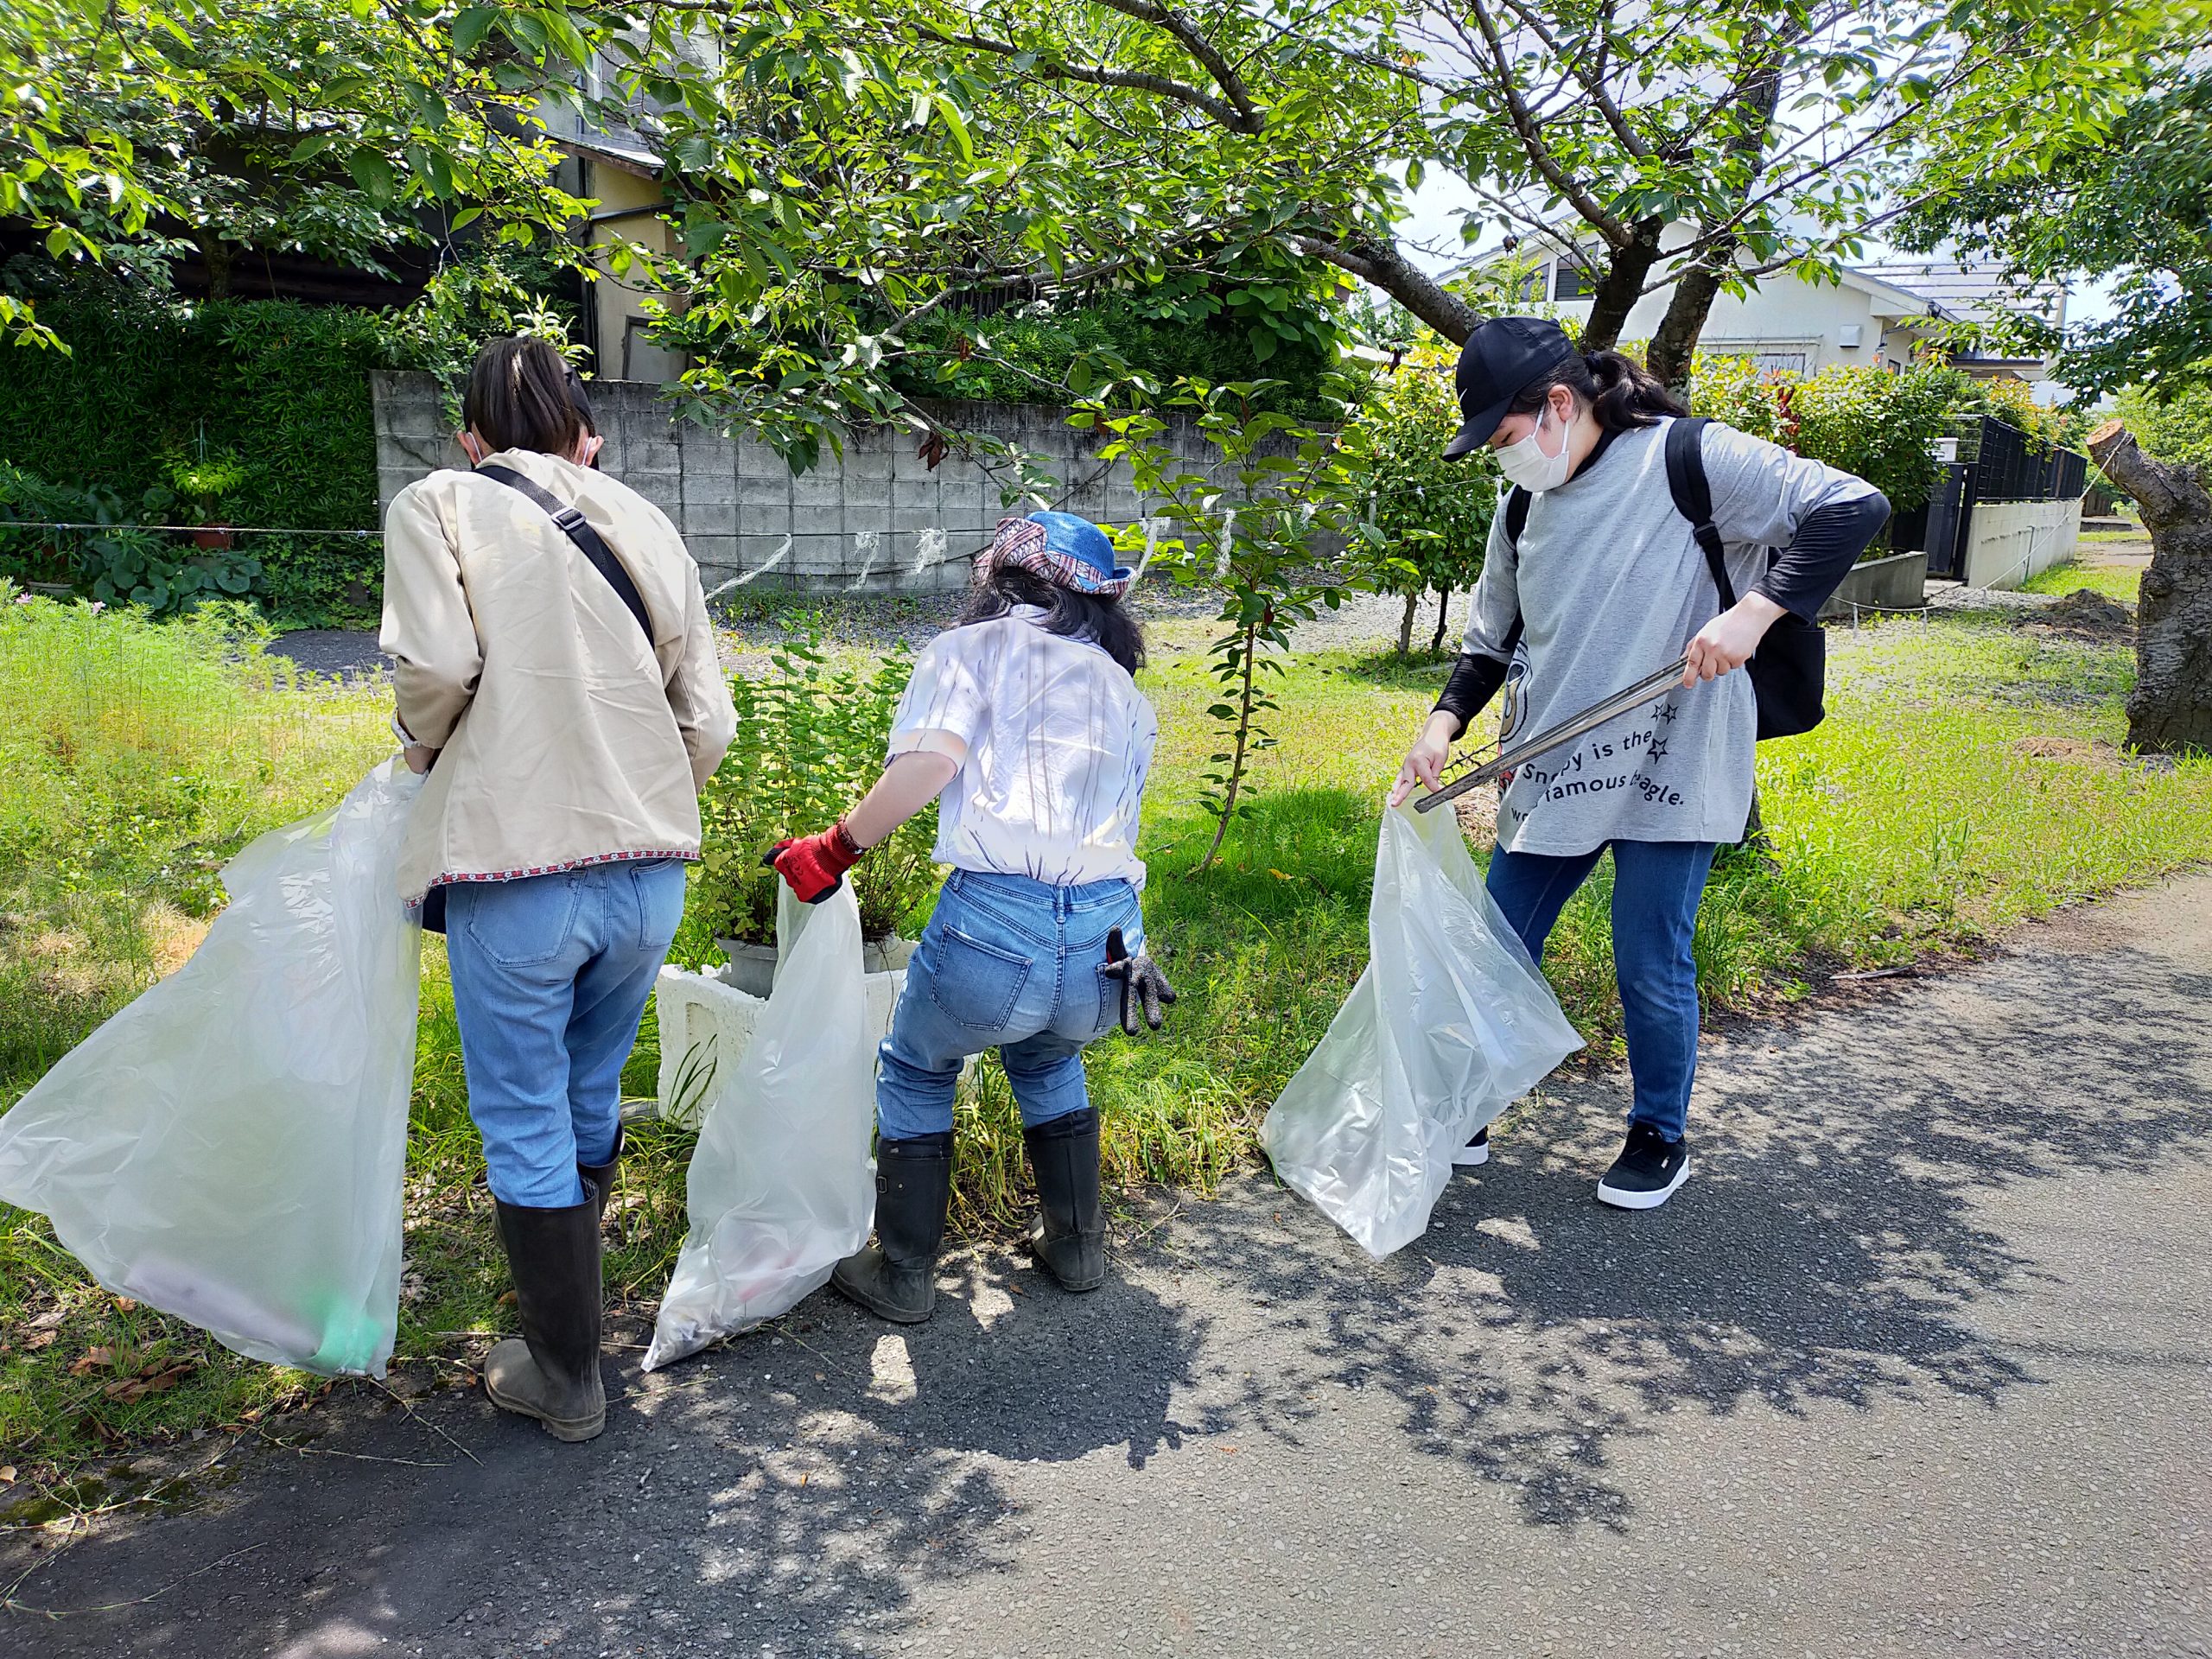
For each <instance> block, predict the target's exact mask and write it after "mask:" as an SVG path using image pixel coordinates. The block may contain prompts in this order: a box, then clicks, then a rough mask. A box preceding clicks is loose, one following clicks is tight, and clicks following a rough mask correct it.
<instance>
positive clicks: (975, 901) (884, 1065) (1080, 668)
mask: <svg viewBox="0 0 2212 1659" xmlns="http://www.w3.org/2000/svg"><path fill="white" fill-rule="evenodd" d="M1130 575H1131V573H1130V572H1129V571H1128V570H1126V569H1120V568H1117V567H1116V564H1115V562H1114V547H1113V543H1111V542H1110V541H1109V540H1108V539H1107V537H1106V536H1105V534H1104V532H1103V531H1101V530H1100V529H1099V528H1098V526H1097V525H1096V524H1090V523H1089V522H1087V521H1086V520H1084V519H1082V518H1076V517H1074V516H1073V515H1071V514H1069V513H1065V512H1035V513H1032V514H1030V515H1029V517H1027V518H1008V519H1006V520H1003V521H1002V522H1001V524H1000V525H999V528H998V534H997V536H996V537H995V539H994V541H993V543H992V545H991V548H990V550H989V551H988V553H986V554H985V555H984V556H983V558H982V561H981V562H980V563H978V565H977V569H976V591H975V593H974V595H973V596H972V597H971V598H970V600H969V603H968V607H967V609H966V611H965V612H964V613H963V615H962V618H961V620H960V622H959V623H958V624H957V626H953V627H951V628H949V629H947V630H946V631H945V632H943V633H941V634H939V635H938V637H937V638H936V639H933V640H931V642H930V645H929V646H928V648H927V649H926V650H925V651H924V652H922V655H921V657H920V658H919V659H918V661H917V662H916V664H914V674H913V678H912V680H911V681H910V682H909V683H908V684H907V687H906V696H905V697H904V698H903V699H902V700H901V701H900V702H899V712H898V715H897V716H896V718H895V719H894V720H893V722H892V730H891V742H890V760H889V763H888V764H887V766H886V767H885V769H884V772H883V776H882V778H881V779H880V780H879V781H878V782H877V784H876V785H875V787H874V789H872V790H870V791H868V796H867V798H865V799H864V800H862V801H861V803H860V804H859V805H857V806H855V808H854V809H853V810H852V811H851V812H849V814H847V815H846V817H844V818H843V819H842V820H841V821H840V822H839V823H836V824H835V825H833V826H832V827H831V828H829V829H825V830H823V831H822V832H821V833H820V834H818V835H814V836H805V837H804V838H803V839H800V840H797V841H789V842H779V843H778V844H777V846H776V847H775V848H774V849H773V850H772V852H771V853H770V855H769V858H770V861H772V863H773V864H774V865H775V867H776V869H777V871H778V872H779V874H781V875H782V876H783V877H784V879H785V880H786V881H788V882H790V883H791V889H792V891H793V892H795V893H797V894H798V896H799V897H800V898H802V899H805V900H807V901H808V902H809V903H818V902H820V900H822V899H824V898H827V897H828V896H829V894H830V893H834V892H835V891H836V887H837V885H838V883H839V882H840V881H841V880H842V879H843V877H844V873H845V872H846V871H847V870H848V869H849V868H852V866H853V865H854V864H855V862H856V861H858V860H859V859H860V857H861V855H862V854H863V853H864V852H865V851H866V850H867V849H868V848H870V847H873V846H875V845H876V844H878V843H879V842H881V841H882V840H883V839H884V838H885V837H886V836H888V835H890V833H891V832H892V831H893V829H897V828H898V827H899V825H900V824H901V823H905V822H906V820H907V819H908V818H910V817H912V816H913V815H914V814H915V813H917V812H918V811H920V810H922V808H923V807H925V806H926V805H927V804H929V803H930V802H931V800H933V799H937V798H938V797H939V796H942V797H943V804H942V806H941V808H940V810H939V813H938V843H937V856H938V861H940V862H943V863H947V864H950V865H951V866H952V867H953V870H952V874H951V875H950V876H949V877H948V878H947V879H946V880H945V884H944V892H943V893H941V894H940V895H939V897H938V903H937V909H936V911H935V912H934V913H933V914H932V915H931V918H930V924H929V926H928V927H927V928H926V929H925V931H923V934H922V938H921V940H920V943H919V944H917V945H916V946H915V949H914V957H913V960H912V963H909V964H908V967H907V969H906V989H905V992H904V993H903V994H902V995H901V996H900V997H899V1007H898V1010H897V1012H896V1013H895V1014H894V1015H893V1019H892V1023H891V1034H890V1036H889V1037H887V1038H886V1039H884V1043H883V1047H882V1050H881V1053H880V1068H879V1071H878V1073H877V1078H876V1128H877V1135H878V1141H877V1147H876V1172H877V1173H876V1178H875V1191H876V1200H875V1234H876V1241H877V1242H876V1243H875V1244H874V1246H873V1247H871V1248H869V1249H864V1250H862V1251H861V1252H860V1253H859V1254H857V1255H852V1256H849V1257H848V1258H847V1259H846V1260H845V1261H843V1262H840V1263H839V1264H838V1266H837V1269H836V1273H835V1274H833V1275H832V1277H831V1281H830V1282H831V1283H833V1284H835V1285H836V1287H837V1288H838V1289H839V1290H841V1291H842V1292H843V1293H844V1294H846V1295H848V1296H849V1297H851V1298H852V1299H853V1300H855V1301H856V1302H858V1303H860V1304H861V1306H863V1307H866V1308H868V1309H869V1310H870V1311H871V1312H873V1313H877V1314H879V1315H880V1316H881V1317H882V1318H884V1319H891V1320H893V1321H895V1322H897V1323H899V1324H915V1323H918V1322H919V1321H921V1320H923V1319H927V1318H929V1316H930V1313H931V1309H932V1307H933V1306H934V1304H935V1301H936V1294H937V1292H936V1284H935V1278H936V1262H937V1253H938V1245H939V1243H941V1242H942V1240H943V1238H944V1218H945V1211H946V1209H947V1207H948V1205H950V1199H951V1194H952V1101H953V1092H954V1090H955V1088H956V1086H957V1084H958V1083H959V1080H960V1068H961V1065H962V1063H963V1061H964V1060H965V1059H966V1058H968V1057H969V1055H971V1054H979V1053H982V1052H983V1051H984V1050H986V1049H991V1048H995V1049H997V1050H998V1051H999V1057H1000V1059H1001V1062H1002V1063H1003V1064H1004V1065H1005V1067H1006V1074H1007V1082H1008V1083H1010V1084H1012V1085H1013V1087H1014V1099H1015V1100H1016V1101H1017V1102H1018V1103H1020V1108H1021V1121H1022V1124H1023V1131H1024V1139H1025V1141H1027V1145H1028V1149H1029V1161H1030V1166H1031V1168H1032V1170H1033V1172H1034V1173H1035V1175H1036V1179H1037V1197H1038V1208H1039V1218H1038V1221H1037V1223H1036V1224H1035V1225H1034V1226H1033V1228H1032V1229H1031V1232H1030V1244H1031V1248H1032V1249H1034V1250H1035V1252H1036V1254H1037V1258H1038V1260H1039V1262H1041V1263H1042V1264H1043V1265H1044V1266H1045V1268H1046V1270H1047V1271H1048V1272H1050V1273H1051V1274H1052V1276H1053V1277H1054V1278H1055V1279H1056V1280H1058V1282H1059V1283H1060V1284H1061V1285H1062V1286H1063V1287H1065V1288H1066V1289H1068V1290H1071V1291H1085V1290H1095V1289H1096V1288H1097V1287H1099V1286H1100V1285H1101V1284H1103V1283H1104V1282H1105V1278H1106V1224H1105V1217H1104V1212H1103V1210H1102V1209H1101V1207H1100V1204H1099V1196H1098V1115H1097V1113H1096V1112H1095V1111H1094V1110H1092V1109H1091V1106H1090V1096H1089V1092H1088V1090H1086V1088H1085V1086H1084V1073H1083V1058H1082V1052H1083V1049H1084V1046H1086V1045H1087V1044H1089V1043H1090V1042H1092V1041H1094V1040H1096V1039H1098V1038H1100V1037H1103V1035H1105V1034H1106V1033H1107V1032H1108V1031H1109V1030H1110V1029H1111V1028H1112V1027H1114V1025H1115V1024H1116V1021H1117V1020H1118V1021H1119V1022H1120V1023H1121V1024H1122V1026H1123V1027H1125V1028H1126V1029H1128V1030H1130V1031H1132V1032H1134V1031H1135V1027H1136V1015H1137V1009H1138V1007H1139V1006H1140V1005H1141V1007H1142V1008H1143V1010H1144V1013H1145V1016H1146V1018H1147V1020H1148V1021H1149V1022H1150V1023H1151V1025H1152V1026H1153V1027H1154V1029H1157V1028H1158V1027H1159V1024H1160V1003H1161V1002H1163V1001H1173V1000H1174V993H1173V991H1171V990H1169V989H1168V988H1167V984H1166V980H1165V979H1164V978H1163V977H1161V976H1160V971H1159V969H1157V968H1156V967H1154V965H1153V963H1152V962H1151V960H1150V958H1149V957H1147V956H1146V955H1145V954H1144V917H1143V914H1142V912H1141V910H1140V909H1139V907H1138V902H1137V895H1138V893H1139V891H1140V890H1141V887H1143V885H1144V865H1143V864H1142V863H1141V861H1139V860H1138V858H1137V855H1136V835H1137V817H1138V811H1139V808H1140V806H1141V802H1142V798H1143V795H1144V784H1145V774H1146V772H1147V769H1148V768H1149V767H1150V766H1151V764H1152V750H1153V744H1154V741H1155V739H1156V738H1157V736H1158V734H1159V725H1158V722H1157V721H1155V719H1154V715H1153V712H1152V706H1151V704H1149V703H1147V702H1146V701H1145V699H1144V697H1143V696H1141V694H1140V693H1139V692H1138V690H1137V688H1136V683H1135V680H1134V679H1133V678H1132V677H1131V676H1132V675H1133V674H1135V671H1136V670H1137V668H1138V666H1139V665H1140V664H1141V663H1142V662H1143V660H1144V639H1143V635H1142V633H1141V631H1140V630H1139V628H1138V626H1137V624H1136V622H1135V620H1134V619H1133V618H1132V617H1130V616H1129V615H1128V613H1127V612H1125V611H1124V610H1123V609H1122V606H1121V597H1122V594H1124V593H1126V592H1127V591H1128V585H1129V581H1130Z"/></svg>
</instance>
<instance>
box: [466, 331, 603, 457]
mask: <svg viewBox="0 0 2212 1659" xmlns="http://www.w3.org/2000/svg"><path fill="white" fill-rule="evenodd" d="M574 374H575V372H574V371H573V370H571V369H570V368H569V365H568V363H567V361H566V360H565V359H563V357H562V355H561V353H559V352H558V351H556V349H554V346H553V344H552V342H551V341H550V340H539V339H537V338H536V337H534V336H528V335H524V336H519V337H518V338H515V339H512V340H493V342H492V343H491V344H490V345H488V346H486V347H485V348H484V349H483V350H482V351H480V352H479V353H477V354H476V362H475V364H474V366H473V367H471V368H470V370H469V371H468V390H467V392H466V393H465V394H463V396H462V397H461V419H462V421H463V423H465V424H467V425H468V426H471V427H474V429H476V431H477V434H478V435H480V437H482V438H483V440H484V442H486V443H487V444H489V445H490V446H491V447H492V448H493V449H494V450H499V449H537V450H540V451H543V453H544V454H549V455H563V456H566V455H568V454H570V453H571V452H572V451H573V450H574V449H575V447H576V440H577V439H579V438H581V437H583V436H585V435H588V434H589V433H591V431H592V429H593V428H592V423H591V418H590V416H589V414H588V412H587V410H584V409H580V408H579V407H577V404H578V401H579V400H578V399H577V398H576V397H575V396H573V395H572V394H571V392H570V391H569V382H570V380H571V379H572V378H574Z"/></svg>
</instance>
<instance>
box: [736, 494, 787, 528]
mask: <svg viewBox="0 0 2212 1659" xmlns="http://www.w3.org/2000/svg"><path fill="white" fill-rule="evenodd" d="M737 528H738V533H739V534H740V535H744V536H788V535H790V534H791V530H792V528H793V525H792V524H791V502H790V500H789V499H779V500H774V501H754V500H749V499H748V500H742V501H740V502H739V503H738V504H737Z"/></svg>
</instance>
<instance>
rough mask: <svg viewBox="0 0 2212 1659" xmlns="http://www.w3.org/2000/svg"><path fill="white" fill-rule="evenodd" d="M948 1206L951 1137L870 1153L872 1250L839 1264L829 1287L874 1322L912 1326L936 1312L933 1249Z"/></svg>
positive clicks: (887, 1144)
mask: <svg viewBox="0 0 2212 1659" xmlns="http://www.w3.org/2000/svg"><path fill="white" fill-rule="evenodd" d="M951 1205H952V1136H951V1135H949V1134H947V1135H915V1136H913V1137H912V1139H910V1140H906V1141H878V1142H877V1143H876V1147H875V1243H873V1244H871V1245H869V1246H868V1249H864V1250H861V1251H860V1252H858V1253H857V1254H855V1255H849V1256H847V1257H846V1258H845V1259H844V1260H843V1261H842V1262H839V1263H838V1264H837V1265H836V1268H835V1269H834V1270H832V1272H831V1273H830V1274H829V1282H830V1283H831V1284H833V1285H835V1286H836V1287H837V1288H838V1289H839V1290H841V1291H842V1292H843V1293H844V1294H846V1295H848V1296H849V1297H851V1298H852V1299H853V1300H855V1301H856V1302H858V1303H859V1304H860V1305H861V1306H862V1307H864V1308H866V1309H868V1312H869V1313H873V1314H874V1315H875V1316H876V1317H877V1318H879V1319H889V1320H890V1321H891V1322H892V1323H893V1325H919V1324H920V1323H921V1322H922V1321H923V1320H924V1319H927V1318H929V1316H930V1314H931V1313H932V1312H933V1311H934V1310H935V1309H936V1306H937V1250H938V1245H939V1244H941V1243H944V1215H945V1211H947V1210H948V1209H950V1207H951Z"/></svg>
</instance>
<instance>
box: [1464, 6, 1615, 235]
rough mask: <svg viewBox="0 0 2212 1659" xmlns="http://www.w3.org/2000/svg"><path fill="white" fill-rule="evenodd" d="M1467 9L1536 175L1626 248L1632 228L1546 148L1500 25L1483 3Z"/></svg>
mask: <svg viewBox="0 0 2212 1659" xmlns="http://www.w3.org/2000/svg"><path fill="white" fill-rule="evenodd" d="M1467 7H1468V10H1470V11H1471V12H1472V13H1473V14H1474V18H1475V22H1476V23H1477V24H1478V26H1479V27H1480V28H1481V29H1482V35H1483V39H1484V41H1486V42H1487V43H1488V45H1489V47H1490V56H1491V63H1492V65H1493V66H1494V67H1495V68H1496V70H1497V79H1496V86H1497V90H1498V91H1499V92H1501V93H1503V95H1504V99H1505V107H1506V113H1507V115H1508V116H1509V117H1510V119H1511V120H1512V123H1513V130H1514V132H1515V134H1516V136H1517V137H1519V138H1520V140H1521V148H1522V149H1523V150H1524V151H1526V152H1527V154H1528V156H1529V162H1530V163H1531V165H1533V166H1534V167H1535V169H1536V171H1538V172H1539V173H1541V174H1542V175H1544V176H1545V177H1546V178H1547V179H1548V180H1550V181H1551V182H1552V186H1553V188H1555V189H1556V190H1557V191H1558V192H1559V193H1560V195H1562V196H1564V197H1565V198H1566V199H1567V200H1568V201H1570V202H1572V203H1573V206H1574V211H1575V212H1576V213H1580V214H1581V215H1582V217H1583V219H1585V220H1586V221H1587V222H1588V224H1589V226H1590V227H1591V228H1592V230H1594V231H1596V232H1598V233H1599V235H1601V236H1603V237H1604V238H1605V240H1606V241H1607V242H1609V243H1611V245H1613V246H1614V247H1616V248H1621V247H1625V246H1626V245H1628V243H1629V242H1630V239H1631V233H1630V231H1629V229H1628V227H1627V226H1624V225H1623V224H1622V223H1621V222H1620V221H1619V220H1618V219H1615V218H1614V217H1613V216H1612V215H1611V213H1607V212H1606V211H1605V204H1604V203H1602V202H1600V201H1599V200H1598V199H1597V198H1596V197H1595V196H1593V195H1592V194H1590V193H1589V192H1588V191H1587V190H1586V189H1584V188H1582V186H1581V185H1580V183H1578V182H1577V181H1575V179H1574V178H1573V175H1570V174H1569V173H1568V172H1567V169H1566V168H1563V167H1561V166H1560V164H1559V162H1558V161H1557V160H1556V159H1555V158H1554V156H1553V155H1552V153H1551V151H1550V150H1549V149H1547V148H1546V147H1545V144H1544V140H1543V132H1542V130H1541V128H1540V127H1538V125H1537V124H1536V119H1535V116H1534V115H1533V114H1532V113H1530V111H1529V105H1528V104H1527V102H1526V101H1525V100H1524V99H1522V96H1521V89H1520V86H1519V85H1518V83H1517V82H1516V80H1515V79H1514V75H1513V65H1512V63H1511V61H1510V60H1509V59H1508V58H1507V57H1506V55H1505V42H1504V41H1503V40H1502V39H1501V38H1500V37H1499V35H1498V32H1497V24H1496V23H1495V22H1492V21H1491V15H1490V13H1489V12H1487V11H1485V10H1484V9H1483V0H1467Z"/></svg>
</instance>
